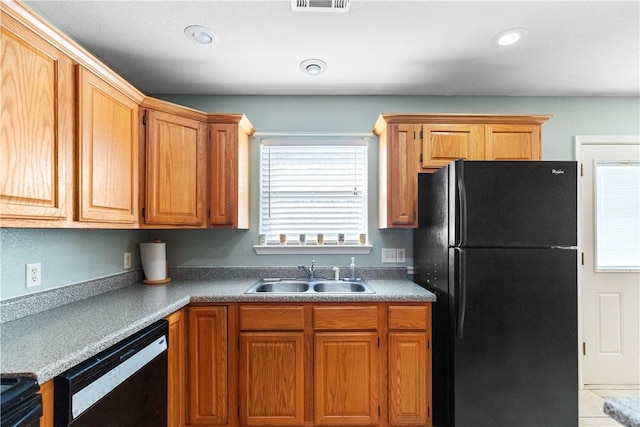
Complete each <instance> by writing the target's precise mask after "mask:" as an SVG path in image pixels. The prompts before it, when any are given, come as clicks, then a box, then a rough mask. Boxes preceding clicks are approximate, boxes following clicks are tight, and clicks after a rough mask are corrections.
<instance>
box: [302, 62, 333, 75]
mask: <svg viewBox="0 0 640 427" xmlns="http://www.w3.org/2000/svg"><path fill="white" fill-rule="evenodd" d="M326 68H327V63H326V62H324V61H321V60H319V59H305V60H304V61H302V62H301V63H300V69H301V70H302V71H303V72H304V73H306V74H309V75H311V76H317V75H318V74H320V73H322V72H324V70H325V69H326Z"/></svg>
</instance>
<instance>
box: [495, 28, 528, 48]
mask: <svg viewBox="0 0 640 427" xmlns="http://www.w3.org/2000/svg"><path fill="white" fill-rule="evenodd" d="M527 34H529V31H527V29H526V28H522V27H519V28H509V29H508V30H504V31H502V32H500V33H498V34H496V35H495V36H494V37H493V39H492V40H491V44H492V45H493V46H496V47H504V46H511V45H512V44H515V43H518V42H519V41H520V40H522V39H523V38H525V37H526V36H527Z"/></svg>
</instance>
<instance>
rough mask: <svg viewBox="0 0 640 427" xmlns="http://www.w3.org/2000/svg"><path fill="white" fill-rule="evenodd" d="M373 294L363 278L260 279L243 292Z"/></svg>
mask: <svg viewBox="0 0 640 427" xmlns="http://www.w3.org/2000/svg"><path fill="white" fill-rule="evenodd" d="M255 293H272V294H301V293H308V294H316V293H323V294H331V293H334V294H351V293H356V294H375V291H374V290H373V289H371V287H370V286H369V285H367V284H366V283H365V281H364V280H356V281H350V280H327V279H262V280H259V281H258V282H256V283H254V284H253V285H252V286H251V287H250V288H249V289H248V290H247V291H246V292H245V294H255Z"/></svg>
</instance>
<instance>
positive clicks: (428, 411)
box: [427, 406, 431, 418]
mask: <svg viewBox="0 0 640 427" xmlns="http://www.w3.org/2000/svg"><path fill="white" fill-rule="evenodd" d="M427 417H428V418H430V417H431V406H427Z"/></svg>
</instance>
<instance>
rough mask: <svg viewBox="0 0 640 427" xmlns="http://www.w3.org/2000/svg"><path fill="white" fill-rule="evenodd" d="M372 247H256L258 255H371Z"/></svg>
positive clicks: (254, 247)
mask: <svg viewBox="0 0 640 427" xmlns="http://www.w3.org/2000/svg"><path fill="white" fill-rule="evenodd" d="M372 248H373V246H371V245H340V246H339V245H323V246H318V245H304V246H302V245H254V246H253V249H254V250H255V251H256V254H258V255H284V254H286V255H296V254H322V255H345V254H346V255H365V254H369V253H371V249H372Z"/></svg>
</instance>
